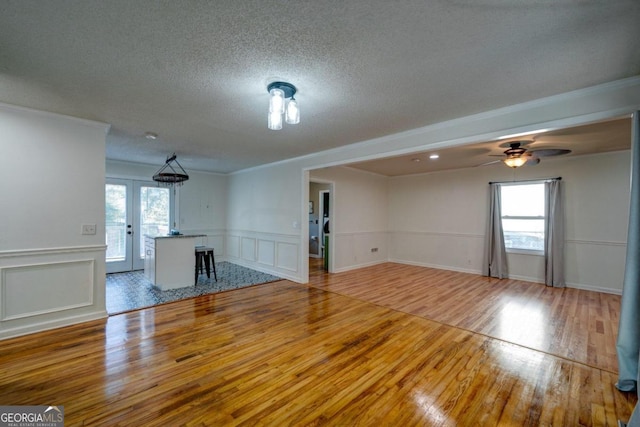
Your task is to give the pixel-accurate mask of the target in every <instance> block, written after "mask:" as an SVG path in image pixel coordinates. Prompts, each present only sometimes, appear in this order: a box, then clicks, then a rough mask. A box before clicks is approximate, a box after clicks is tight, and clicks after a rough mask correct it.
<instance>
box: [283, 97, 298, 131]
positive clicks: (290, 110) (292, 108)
mask: <svg viewBox="0 0 640 427" xmlns="http://www.w3.org/2000/svg"><path fill="white" fill-rule="evenodd" d="M286 113H287V114H286V122H287V123H289V124H290V125H297V124H298V123H300V109H299V108H298V102H297V101H296V99H295V98H293V97H291V100H290V101H289V102H288V103H287V111H286Z"/></svg>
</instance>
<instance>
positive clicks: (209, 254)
mask: <svg viewBox="0 0 640 427" xmlns="http://www.w3.org/2000/svg"><path fill="white" fill-rule="evenodd" d="M206 259H207V273H208V272H209V265H211V266H212V267H213V277H214V278H215V279H216V282H217V281H218V274H217V273H216V258H215V256H214V255H213V248H212V249H211V250H210V251H207V257H206ZM208 277H210V276H208Z"/></svg>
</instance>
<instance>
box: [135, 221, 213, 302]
mask: <svg viewBox="0 0 640 427" xmlns="http://www.w3.org/2000/svg"><path fill="white" fill-rule="evenodd" d="M204 237H206V235H204V234H177V235H164V236H150V235H145V258H144V274H145V276H146V277H147V278H148V279H149V280H150V281H151V282H152V283H153V284H154V285H155V286H157V287H158V288H160V290H163V291H166V290H168V289H176V288H184V287H187V286H194V280H193V277H194V272H195V247H196V245H201V244H202V238H204Z"/></svg>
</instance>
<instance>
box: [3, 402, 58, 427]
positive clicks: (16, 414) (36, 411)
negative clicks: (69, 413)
mask: <svg viewBox="0 0 640 427" xmlns="http://www.w3.org/2000/svg"><path fill="white" fill-rule="evenodd" d="M0 427H64V406H47V405H39V406H0Z"/></svg>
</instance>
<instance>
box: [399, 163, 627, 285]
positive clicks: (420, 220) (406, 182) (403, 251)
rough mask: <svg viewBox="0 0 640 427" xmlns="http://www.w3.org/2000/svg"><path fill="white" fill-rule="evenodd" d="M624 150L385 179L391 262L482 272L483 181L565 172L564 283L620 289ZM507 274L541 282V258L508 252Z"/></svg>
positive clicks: (623, 245)
mask: <svg viewBox="0 0 640 427" xmlns="http://www.w3.org/2000/svg"><path fill="white" fill-rule="evenodd" d="M628 156H629V153H628V152H616V153H606V154H598V155H590V156H578V157H567V158H555V159H551V158H547V159H543V161H542V162H541V163H540V164H539V165H537V166H535V167H523V168H520V169H517V170H516V171H515V172H514V171H512V170H510V169H508V168H506V167H505V166H504V165H502V164H496V165H492V166H487V167H479V168H470V169H461V170H456V171H446V172H438V173H432V174H424V175H414V176H407V177H397V178H392V179H390V182H389V209H390V211H389V231H390V256H389V258H390V260H392V261H396V262H403V263H409V264H416V265H424V266H429V267H436V268H444V269H450V270H457V271H467V272H473V273H478V274H479V273H481V270H482V256H483V243H484V232H485V227H486V218H487V209H488V207H487V204H488V182H489V181H511V180H514V179H515V180H522V179H537V178H551V177H557V176H561V177H562V183H563V185H564V190H565V193H564V195H565V210H566V237H565V240H566V248H565V253H566V281H567V285H568V286H572V287H578V288H583V289H591V290H598V291H604V292H612V293H621V291H622V280H623V276H624V262H625V252H626V232H627V224H628V212H629V161H628ZM508 264H509V276H510V277H512V278H518V279H523V280H529V281H534V282H544V263H543V258H542V257H541V256H537V255H522V254H509V255H508Z"/></svg>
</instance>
